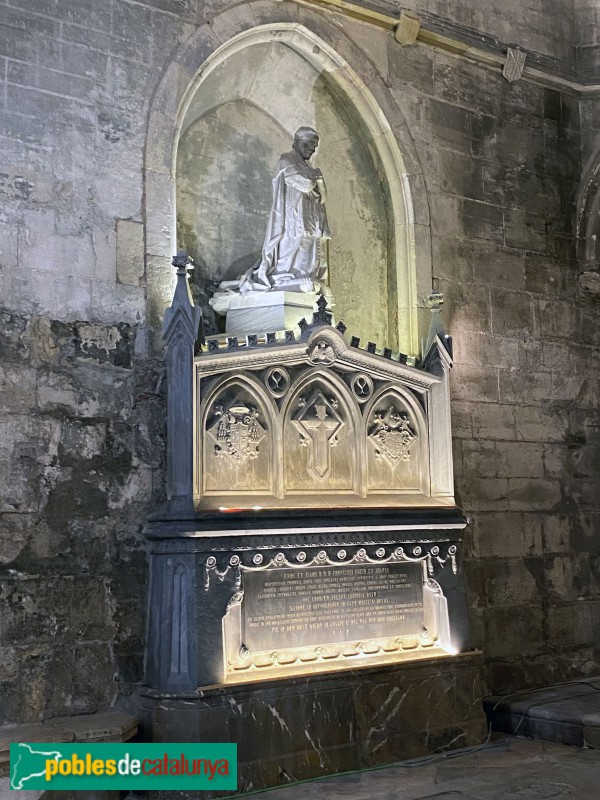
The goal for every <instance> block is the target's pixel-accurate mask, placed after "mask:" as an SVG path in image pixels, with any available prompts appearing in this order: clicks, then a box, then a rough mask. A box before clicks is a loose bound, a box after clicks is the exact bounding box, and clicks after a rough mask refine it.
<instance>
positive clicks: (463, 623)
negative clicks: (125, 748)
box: [141, 507, 485, 800]
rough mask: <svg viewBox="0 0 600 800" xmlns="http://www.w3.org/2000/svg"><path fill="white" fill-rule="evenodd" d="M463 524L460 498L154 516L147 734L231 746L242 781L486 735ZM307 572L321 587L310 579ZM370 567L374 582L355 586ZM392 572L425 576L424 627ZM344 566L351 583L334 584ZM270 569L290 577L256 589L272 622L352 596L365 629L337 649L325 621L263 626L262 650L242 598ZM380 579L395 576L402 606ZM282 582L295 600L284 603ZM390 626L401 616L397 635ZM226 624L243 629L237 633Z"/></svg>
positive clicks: (300, 774) (370, 760) (297, 776)
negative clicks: (445, 504) (411, 619)
mask: <svg viewBox="0 0 600 800" xmlns="http://www.w3.org/2000/svg"><path fill="white" fill-rule="evenodd" d="M465 524H466V521H465V519H464V517H463V516H462V514H461V513H460V510H459V509H457V508H456V507H454V508H427V509H330V510H325V509H320V510H309V509H302V510H292V509H288V510H281V511H275V510H270V511H266V510H262V511H257V512H255V513H252V512H229V513H220V514H219V513H216V512H209V513H198V514H192V515H189V516H188V517H182V516H174V515H173V516H169V515H168V514H165V515H162V516H157V517H155V518H154V519H153V520H152V521H151V522H150V523H149V524H148V525H147V527H146V536H147V537H148V539H149V540H150V542H151V554H150V587H151V588H150V603H149V623H148V633H147V641H146V685H145V687H144V688H143V689H142V723H141V724H142V727H143V735H144V738H146V739H148V740H150V741H154V742H184V741H197V742H235V743H237V744H238V762H239V783H238V790H239V791H250V790H253V789H258V788H266V787H270V786H276V785H279V784H285V783H289V782H290V781H296V780H302V779H306V778H311V777H316V776H319V775H326V774H331V773H334V772H340V771H344V770H353V769H360V768H364V767H369V766H375V765H378V764H386V763H391V762H393V761H397V760H401V759H406V758H413V757H417V756H421V755H426V754H428V753H433V752H437V751H440V750H443V749H445V748H450V749H455V748H457V747H463V746H467V745H471V744H477V743H479V742H481V741H483V739H484V738H485V722H484V715H483V709H482V705H481V694H482V692H481V691H480V686H479V667H480V663H479V662H480V654H478V653H476V652H474V651H472V650H471V649H470V647H471V646H470V642H469V631H468V624H467V614H466V605H465V596H464V579H463V574H462V563H461V545H462V531H463V529H464V527H465ZM315 569H317V570H318V574H317V575H316V577H317V578H318V582H319V586H320V587H321V588H320V589H319V590H318V593H319V595H320V593H323V595H324V597H323V598H322V597H320V596H314V592H315V589H314V586H313V584H312V583H311V581H312V579H311V578H310V577H306V575H307V572H308V571H313V572H312V574H313V575H314V574H315V573H314V570H315ZM331 573H335V575H337V576H338V577H339V581H337V586H338V588H337V589H336V581H332V578H331ZM367 573H369V577H368V580H372V581H373V583H372V584H371V585H372V588H373V591H372V592H371V591H368V589H369V587H365V586H362V585H361V582H362V583H364V581H365V580H367V578H365V577H364V576H365V575H367ZM402 573H405V574H406V576H408V577H410V576H413V577H415V579H416V583H417V584H419V585H420V586H422V587H423V589H422V591H423V598H424V599H423V600H422V604H423V612H424V617H423V623H422V626H421V623H419V624H418V625H417V627H416V628H415V630H414V635H411V634H410V632H408V631H406V630H403V628H402V626H403V624H404V623H403V622H401V620H403V619H404V615H406V616H409V615H410V613H411V612H410V608H411V607H412V605H414V604H413V603H411V598H410V597H408V596H407V595H406V594H405V592H407V591H408V587H406V588H403V587H402V586H400V587H398V586H397V585H396V579H395V578H394V576H396V578H397V577H398V576H400V577H401V575H402ZM268 576H271V577H270V578H269V577H268ZM303 576H305V577H303ZM348 576H349V580H350V588H349V589H348V590H346V589H340V588H339V587H340V586H342V585H344V586H345V585H346V584H345V583H344V584H342V583H341V581H345V580H348ZM386 576H388V577H386ZM251 579H252V580H251ZM267 580H274V581H275V582H277V585H282V584H281V582H282V581H283V584H285V586H284V588H282V589H281V591H279V590H277V591H278V600H277V601H276V606H272V605H271V603H272V602H273V601H272V600H261V602H265V603H268V604H269V607H270V608H271V610H272V611H273V613H276V614H277V619H280V620H281V619H283V617H284V616H286V615H287V617H289V616H290V613H289V612H293V613H294V615H295V616H297V618H298V620H300V617H301V616H302V615H303V614H304V616H306V613H305V612H306V608H307V604H308V603H313V602H314V603H315V604H318V605H315V606H314V608H315V609H316V608H318V609H319V610H318V611H316V612H315V613H314V614H313V615H312V616H313V617H314V620H313V621H314V622H315V623H316V625H317V627H319V626H320V624H323V625H324V624H325V621H326V619H327V614H328V612H327V610H326V609H327V608H329V607H330V606H331V605H332V601H335V602H334V603H333V604H340V605H341V606H345V604H346V603H347V604H348V608H347V610H345V611H344V612H343V615H344V616H345V617H346V618H349V617H351V618H352V620H353V622H352V624H353V625H354V626H356V630H358V629H359V628H360V626H361V624H362V623H363V622H364V621H365V619H366V618H367V617H366V615H367V614H368V615H370V617H371V618H372V619H373V622H372V623H370V624H372V625H373V631H372V634H369V633H368V632H367V633H365V631H362V632H361V633H360V634H358V633H357V637H359V638H360V644H356V643H355V645H354V646H353V648H350V649H348V647H347V642H346V644H345V645H342V644H338V645H332V644H331V643H332V642H336V641H339V639H336V637H335V635H334V634H333V632H332V629H330V630H329V632H328V633H327V634H326V635H325V634H321V633H316V634H314V635H313V634H306V632H304V633H301V632H300V631H299V630H297V631H296V633H294V634H293V635H292V636H293V639H294V641H291V642H290V641H287V643H286V642H285V641H284V639H283V638H282V637H284V635H285V636H288V634H287V633H286V632H285V631H284V630H283V628H277V629H275V628H272V629H270V630H269V631H267V630H266V629H265V631H264V633H261V634H260V637H263V636H266V639H267V642H266V643H265V644H264V645H263V646H262V649H263V650H266V652H264V653H261V652H256V651H257V650H258V651H260V650H261V647H260V646H258V647H256V641H255V644H254V645H253V644H252V642H251V639H252V638H254V639H255V640H256V636H257V635H259V634H257V633H256V632H255V633H254V634H252V636H250V632H251V629H252V626H253V625H254V624H255V617H254V612H253V611H252V610H251V607H252V603H254V602H255V601H258V600H260V598H261V597H263V598H264V597H266V594H267V593H268V592H271V591H272V590H271V589H268V587H267V586H266V585H265V584H264V581H267ZM257 581H258V583H257ZM299 581H300V583H299ZM302 581H304V583H302ZM386 581H392V582H393V583H394V585H396V588H394V589H393V592H397V593H398V597H399V598H400V599H399V602H400V603H401V604H402V607H403V613H402V614H397V612H398V608H399V607H398V605H397V604H396V610H395V611H394V603H393V597H392V595H391V594H390V593H389V592H388V591H387V589H386V585H385V584H386ZM291 582H293V583H294V589H293V594H292V595H289V596H290V597H293V598H294V599H291V600H289V601H285V600H284V598H285V597H286V596H288V589H287V586H291ZM273 585H274V584H273ZM365 589H367V591H365ZM419 596H420V595H419ZM302 597H303V598H304V599H301V598H302ZM387 598H391V599H392V602H391V603H390V604H389V605H384V606H382V608H383V609H384V611H382V612H381V613H379V612H378V611H377V608H378V607H379V606H378V603H384V604H385V603H388V599H387ZM425 598H426V599H425ZM246 604H249V605H246ZM277 604H279V605H277ZM290 604H291V605H290ZM417 605H418V603H417ZM303 609H304V610H303ZM357 609H359V610H357ZM336 613H337V612H336ZM375 618H377V619H375ZM394 618H396V619H397V620H398V622H392V621H391V620H393V619H394ZM289 621H290V620H289V619H288V620H287V622H289ZM268 624H269V625H271V624H277V625H280V624H281V625H283V623H279V622H277V623H275V621H274V618H273V619H272V620H271V622H269V623H268ZM337 624H338V623H337V622H336V625H337ZM340 624H341V622H340ZM388 624H393V625H398V626H400V627H399V628H398V639H397V641H390V638H389V634H390V632H389V631H387V628H386V626H387V625H388ZM240 625H241V627H240ZM309 627H312V626H309ZM305 629H306V626H305V628H304V630H305ZM236 630H237V631H245V634H243V636H242V639H241V640H239V641H237V639H236V635H235V634H236ZM254 630H255V631H256V630H258V629H257V628H256V629H254ZM261 630H262V627H261ZM407 633H408V635H404V634H407ZM371 635H372V636H373V637H374V639H377V640H380V639H383V640H385V642H386V643H385V644H383V645H381V642H380V643H379V644H377V642H375V641H374V640H373V641H371V640H370V638H369V637H370V636H371ZM303 636H304V637H305V636H309V640H308V641H305V642H302V641H300V640H301V638H302V637H303ZM311 636H312V637H313V638H310V637H311ZM273 637H275V638H273ZM296 638H297V639H298V641H297V642H295V639H296ZM342 638H343V639H344V640H345V638H347V637H342ZM269 642H270V644H269ZM321 642H322V644H321ZM328 642H329V643H330V644H328ZM295 644H299V645H302V646H301V647H300V650H299V652H298V653H296V652H295V647H294V645H295ZM246 645H247V646H246ZM380 645H381V646H380ZM396 645H397V646H396ZM336 649H337V650H339V653H337V654H336V652H335V651H336ZM265 659H266V660H265ZM154 796H156V797H160V798H164V800H166V799H167V798H170V797H171V796H172V797H173V798H174V797H175V794H172V795H171V794H169V793H156V794H155V795H154ZM207 796H208V795H207ZM177 797H178V798H182V797H186V795H185V794H183V795H182V794H178V795H177Z"/></svg>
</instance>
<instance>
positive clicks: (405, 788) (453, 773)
mask: <svg viewBox="0 0 600 800" xmlns="http://www.w3.org/2000/svg"><path fill="white" fill-rule="evenodd" d="M251 796H252V798H253V800H254V798H264V800H316V799H317V798H318V800H424V799H425V798H431V800H551V799H553V798H562V797H564V798H571V800H587V799H588V798H589V799H590V800H596V798H598V797H600V750H591V749H583V748H578V747H570V746H568V745H562V744H554V743H551V742H542V741H531V740H529V739H523V738H514V737H507V738H500V737H496V741H492V742H491V743H490V745H488V746H487V747H486V748H485V749H481V750H478V751H476V752H471V753H469V754H465V755H460V756H458V757H453V758H441V759H438V760H436V761H432V760H430V761H428V762H427V761H425V762H424V763H421V764H420V765H419V766H411V767H406V766H398V767H385V768H383V769H378V770H375V771H372V772H363V773H360V774H353V775H345V776H332V777H331V778H326V779H324V780H319V781H311V782H307V783H301V784H295V785H293V786H288V787H285V788H281V789H275V790H271V791H268V792H259V793H256V794H253V795H251ZM245 797H248V795H245Z"/></svg>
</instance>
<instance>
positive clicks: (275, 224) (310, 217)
mask: <svg viewBox="0 0 600 800" xmlns="http://www.w3.org/2000/svg"><path fill="white" fill-rule="evenodd" d="M315 173H318V178H320V180H323V176H322V174H321V172H320V170H315V169H314V168H313V167H311V166H310V164H308V162H307V161H305V160H304V159H303V158H302V156H301V155H300V154H299V153H297V152H296V151H295V150H291V151H290V152H289V153H284V154H283V155H282V156H281V158H280V159H279V161H278V162H277V167H276V169H275V177H274V178H273V204H272V206H271V213H270V215H269V221H268V224H267V232H266V235H265V242H264V246H263V250H262V257H261V261H260V264H258V265H257V266H255V267H254V268H253V269H252V270H249V271H248V273H246V275H245V276H244V278H243V279H242V281H241V283H240V291H242V292H248V291H253V290H257V289H258V290H260V289H266V290H268V289H271V288H275V287H278V286H279V287H281V288H284V287H285V284H286V283H287V282H289V281H291V280H299V279H300V280H302V279H305V280H312V281H318V282H323V281H326V279H327V252H326V246H325V240H326V239H331V232H330V230H329V225H328V223H327V214H326V212H325V206H324V204H323V203H322V202H321V196H320V193H319V191H318V188H317V177H315Z"/></svg>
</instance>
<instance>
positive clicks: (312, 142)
mask: <svg viewBox="0 0 600 800" xmlns="http://www.w3.org/2000/svg"><path fill="white" fill-rule="evenodd" d="M318 146H319V134H318V133H317V132H316V130H315V129H314V128H309V127H307V126H305V125H303V126H302V127H301V128H298V130H297V131H296V133H295V134H294V143H293V145H292V147H293V148H294V150H295V151H296V152H297V153H299V154H300V155H301V156H302V158H303V159H304V160H305V161H307V160H308V159H309V158H310V157H311V156H312V154H313V153H314V152H315V150H316V149H317V147H318Z"/></svg>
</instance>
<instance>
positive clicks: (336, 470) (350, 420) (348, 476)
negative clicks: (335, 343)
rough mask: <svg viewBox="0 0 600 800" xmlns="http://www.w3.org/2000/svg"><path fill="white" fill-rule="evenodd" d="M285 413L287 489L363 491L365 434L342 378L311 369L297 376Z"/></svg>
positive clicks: (291, 491) (295, 491) (292, 491)
mask: <svg viewBox="0 0 600 800" xmlns="http://www.w3.org/2000/svg"><path fill="white" fill-rule="evenodd" d="M282 414H283V478H284V491H285V494H286V495H290V494H311V493H315V494H327V493H328V492H335V493H339V492H348V493H352V494H354V493H358V492H359V485H360V478H359V457H358V455H359V454H358V453H357V448H358V447H359V441H360V435H359V428H358V425H357V422H356V412H355V409H354V403H353V400H352V398H351V397H350V394H349V392H348V390H347V388H346V387H345V385H344V384H343V383H342V381H338V380H336V379H332V376H331V375H329V376H326V375H324V374H321V373H320V372H318V371H317V372H313V371H312V370H311V371H310V372H309V373H308V375H304V376H302V377H301V378H300V379H299V380H298V381H297V382H296V386H295V387H293V389H292V391H291V393H290V397H289V400H288V401H287V403H286V404H285V407H284V409H282Z"/></svg>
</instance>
